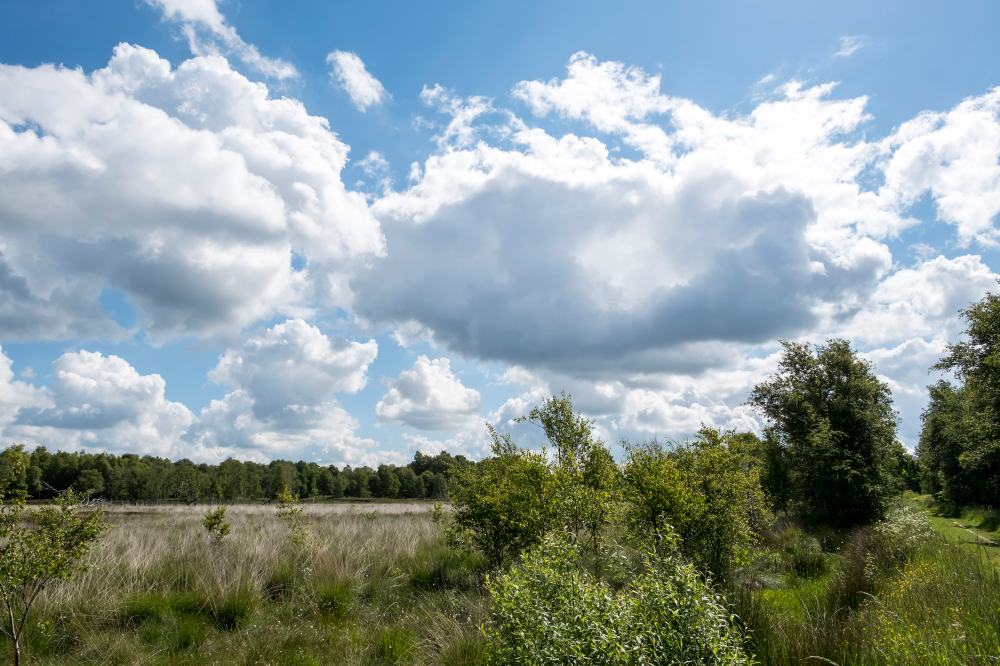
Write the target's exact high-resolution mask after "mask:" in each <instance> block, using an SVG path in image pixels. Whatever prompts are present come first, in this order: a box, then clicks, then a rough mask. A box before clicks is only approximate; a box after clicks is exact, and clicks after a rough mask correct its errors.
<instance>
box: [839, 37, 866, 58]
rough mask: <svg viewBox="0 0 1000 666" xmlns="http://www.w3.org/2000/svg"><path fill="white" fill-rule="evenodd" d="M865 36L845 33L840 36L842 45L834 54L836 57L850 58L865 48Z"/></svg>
mask: <svg viewBox="0 0 1000 666" xmlns="http://www.w3.org/2000/svg"><path fill="white" fill-rule="evenodd" d="M864 46H865V38H864V37H862V36H860V35H844V36H843V37H841V38H840V47H839V48H838V49H837V52H836V53H834V54H833V57H834V58H850V57H851V56H852V55H854V54H855V53H857V52H858V51H860V50H861V49H863V48H864Z"/></svg>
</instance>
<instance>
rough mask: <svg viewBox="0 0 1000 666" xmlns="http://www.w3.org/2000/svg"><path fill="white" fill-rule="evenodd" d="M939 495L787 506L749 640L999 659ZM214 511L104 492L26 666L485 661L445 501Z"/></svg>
mask: <svg viewBox="0 0 1000 666" xmlns="http://www.w3.org/2000/svg"><path fill="white" fill-rule="evenodd" d="M933 506H934V505H933V504H932V502H931V501H930V499H929V498H928V497H916V496H913V495H910V496H908V497H907V499H906V500H905V501H901V503H900V504H899V505H898V509H897V510H894V512H893V514H892V515H891V516H890V518H889V520H887V521H885V522H884V523H881V524H879V525H878V526H876V527H874V528H863V529H861V530H856V531H854V532H852V533H850V534H840V535H833V534H826V535H824V538H825V539H826V542H825V543H824V542H822V541H821V540H820V539H819V538H817V537H816V536H813V535H810V534H808V533H806V532H804V531H802V530H801V529H799V528H798V527H796V526H794V525H792V524H790V523H789V522H788V521H782V520H779V521H776V522H775V524H774V525H772V526H771V528H770V529H769V530H768V533H767V534H766V535H765V539H764V541H763V542H762V543H761V544H760V546H759V548H758V549H757V551H756V552H755V553H754V556H753V558H752V560H751V562H750V563H749V564H748V565H747V566H746V567H745V568H744V569H743V570H742V571H741V572H740V575H739V576H738V577H737V578H736V579H735V580H734V581H733V582H732V584H730V585H729V587H728V588H727V589H726V591H725V594H724V596H725V598H726V599H727V603H728V605H729V608H730V609H731V611H732V612H733V613H734V614H735V615H736V617H737V619H736V622H737V624H738V625H739V626H741V627H742V628H743V630H744V632H745V633H744V635H745V641H746V646H747V652H748V654H750V655H751V656H752V658H753V659H754V660H756V661H757V662H758V663H764V664H793V663H837V664H941V665H944V664H987V663H995V655H996V654H998V653H1000V594H998V591H997V590H998V588H1000V579H998V575H997V569H996V566H995V563H994V562H993V561H992V560H991V559H990V558H989V557H988V556H987V555H986V554H984V551H986V550H988V548H987V547H985V546H978V547H973V546H970V545H969V540H968V539H965V540H963V538H962V535H960V534H956V533H955V532H952V531H949V530H947V529H945V525H947V524H948V521H950V520H951V519H949V518H945V517H942V516H937V515H932V513H931V509H932V507H933ZM211 508H212V507H211V506H208V505H107V506H105V507H104V511H105V516H106V519H107V521H108V523H109V526H110V527H109V529H108V531H107V532H106V533H105V535H104V537H103V538H102V540H101V541H100V542H99V543H98V544H97V545H96V546H95V548H94V549H93V550H91V551H90V553H89V554H88V555H87V556H86V560H85V564H86V569H85V570H84V571H83V572H82V573H80V574H79V575H77V576H76V577H75V578H74V579H72V580H71V581H69V582H67V583H64V584H60V585H57V586H54V587H53V588H51V589H50V590H49V591H47V592H46V593H45V595H44V597H43V598H42V600H41V601H40V605H39V606H38V608H37V610H36V614H35V618H36V626H35V628H34V630H33V631H32V632H31V633H30V634H29V636H28V639H27V645H26V651H27V653H28V654H29V655H30V659H29V660H28V663H33V664H456V665H458V664H477V663H482V661H483V658H484V637H483V633H482V630H481V625H482V624H483V623H484V622H485V621H486V620H487V618H488V616H489V608H490V600H489V596H488V594H487V593H486V591H485V590H484V587H483V576H484V574H485V572H486V567H485V565H484V562H483V560H482V558H479V557H477V556H475V555H473V554H471V553H467V552H463V551H462V550H460V549H456V548H455V547H454V546H453V545H449V544H448V542H447V539H446V534H445V528H444V524H445V523H446V522H447V521H446V520H442V517H441V510H442V509H441V507H440V505H436V504H434V503H430V502H385V503H377V502H372V503H352V504H344V503H316V504H311V505H306V506H304V507H303V512H302V514H301V515H302V525H303V526H304V529H305V533H306V535H307V539H306V541H305V542H303V543H302V544H296V543H295V542H294V541H293V540H290V539H289V536H290V528H289V525H288V523H287V521H283V520H282V519H280V518H279V516H278V514H277V507H276V505H274V504H261V503H258V504H245V505H232V506H229V507H228V510H227V514H226V518H227V521H228V522H229V524H230V526H231V530H230V533H229V534H228V535H226V536H225V538H223V539H221V540H214V539H212V538H211V536H210V535H209V534H208V532H207V531H206V529H205V527H204V526H203V525H202V519H203V516H204V515H205V513H206V512H207V511H208V510H210V509H211ZM445 512H447V509H445ZM978 515H979V516H980V517H981V518H982V517H983V516H985V515H987V514H985V513H984V512H980V513H979V514H978ZM932 527H936V528H938V529H936V530H935V529H932ZM965 536H968V535H967V534H966V535H965ZM6 648H7V646H6V645H5V646H4V649H6ZM0 654H3V653H0ZM565 663H569V662H565ZM579 663H585V662H579Z"/></svg>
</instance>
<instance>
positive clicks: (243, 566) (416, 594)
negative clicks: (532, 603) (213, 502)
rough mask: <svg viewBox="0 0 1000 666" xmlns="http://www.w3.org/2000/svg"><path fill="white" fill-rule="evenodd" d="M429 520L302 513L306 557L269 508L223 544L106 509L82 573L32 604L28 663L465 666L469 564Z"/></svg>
mask: <svg viewBox="0 0 1000 666" xmlns="http://www.w3.org/2000/svg"><path fill="white" fill-rule="evenodd" d="M430 506H431V505H430V504H429V503H422V504H403V503H393V504H389V503H386V504H365V505H362V506H355V505H344V504H324V505H314V506H307V507H305V510H304V523H305V525H306V529H307V535H308V537H307V538H308V542H307V543H306V544H305V545H304V546H303V547H299V546H297V545H296V544H294V543H292V542H290V541H289V539H288V536H289V533H288V528H287V527H286V526H285V525H284V524H283V523H281V522H280V521H279V520H278V519H277V517H276V515H275V507H274V505H242V506H240V505H237V506H233V507H231V508H230V509H229V514H228V516H227V518H228V519H229V522H230V523H231V524H232V531H231V533H230V534H229V535H228V536H227V537H226V538H225V539H224V540H223V541H222V542H221V543H214V542H212V541H211V540H210V539H209V538H208V536H207V534H206V531H205V529H204V528H203V527H202V525H201V517H202V515H203V514H204V512H205V510H206V509H207V508H208V507H205V506H128V507H122V506H112V507H109V508H108V512H107V517H108V519H109V522H110V523H111V525H112V527H111V529H110V530H109V532H108V533H107V534H106V535H105V537H104V539H103V540H102V541H101V542H100V544H99V545H98V546H97V547H96V548H95V549H94V550H93V551H92V552H91V553H90V555H88V558H87V563H88V569H87V571H86V572H85V573H83V574H81V575H80V576H78V577H77V578H76V579H74V580H73V581H72V582H70V583H68V584H65V585H62V586H58V587H55V588H53V589H52V590H51V591H50V592H48V593H47V596H45V598H44V599H42V601H41V605H40V607H39V609H38V613H37V617H38V618H39V619H40V624H39V630H37V631H35V632H33V633H32V634H31V636H30V637H29V639H28V653H29V654H30V655H32V659H31V660H30V662H29V663H51V664H75V663H92V664H178V663H199V664H201V663H246V664H295V663H297V664H328V663H344V664H381V663H410V662H415V663H427V664H433V663H449V664H456V663H463V660H467V659H472V658H475V656H476V655H477V654H478V649H479V648H478V641H479V639H478V634H477V631H476V625H477V624H478V622H479V620H480V618H481V616H482V613H483V608H484V604H483V601H482V597H481V595H480V593H479V592H478V585H477V582H476V580H477V579H476V578H475V576H473V575H471V573H470V571H469V570H471V568H473V567H474V566H475V564H476V563H475V562H474V561H471V560H470V561H465V560H463V559H462V558H461V557H455V556H453V554H451V553H449V551H447V550H446V549H445V548H444V546H443V543H442V536H441V533H440V530H439V528H438V527H437V526H436V525H435V524H434V522H433V520H432V517H431V515H430V513H429V511H428V510H429V508H430ZM442 572H446V573H445V575H444V576H443V577H442V575H441V574H442ZM466 573H468V574H469V575H465V574H466ZM442 578H446V580H443V579H442ZM4 647H5V648H6V646H4Z"/></svg>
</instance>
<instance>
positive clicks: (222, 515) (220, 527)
mask: <svg viewBox="0 0 1000 666" xmlns="http://www.w3.org/2000/svg"><path fill="white" fill-rule="evenodd" d="M201 524H202V526H204V528H205V531H207V532H208V535H209V538H211V539H212V541H213V542H215V543H220V542H221V541H222V540H223V539H225V538H226V535H228V534H229V530H230V529H231V527H232V526H231V525H230V524H229V523H228V522H226V507H224V506H220V507H216V508H215V509H209V510H208V511H206V512H205V515H204V516H203V517H202V519H201Z"/></svg>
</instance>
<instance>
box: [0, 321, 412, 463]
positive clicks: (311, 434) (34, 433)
mask: <svg viewBox="0 0 1000 666" xmlns="http://www.w3.org/2000/svg"><path fill="white" fill-rule="evenodd" d="M377 351H378V349H377V346H376V344H375V342H374V341H369V342H366V343H360V342H350V341H334V340H332V339H330V338H329V337H327V336H326V335H324V334H323V333H322V332H321V331H320V330H319V329H317V328H316V327H314V326H311V325H310V324H308V323H306V322H304V321H302V320H297V319H293V320H289V321H286V322H284V323H281V324H277V325H275V326H273V327H271V328H268V329H266V330H262V331H258V332H256V333H254V334H252V335H250V336H249V337H248V338H247V339H246V340H245V341H244V342H243V343H242V344H241V345H240V346H239V347H234V348H231V349H228V350H226V351H225V352H224V353H223V354H222V355H221V356H220V358H219V362H218V364H217V365H216V367H215V368H214V369H213V370H212V372H211V373H210V375H209V378H210V379H211V380H212V381H215V382H219V383H222V384H225V385H227V386H229V387H230V388H231V389H232V390H231V391H230V392H229V393H227V394H226V395H225V396H224V397H223V398H220V399H218V400H212V401H211V402H210V403H209V404H208V405H207V406H206V407H205V408H204V409H202V410H201V412H200V414H198V415H194V414H192V413H191V411H190V410H189V409H188V408H187V407H185V406H184V405H182V404H181V403H178V402H173V401H171V400H169V399H167V397H166V382H165V381H164V379H163V378H162V377H161V376H160V375H158V374H148V375H143V374H140V373H139V372H138V371H137V370H136V369H135V368H133V367H132V366H131V365H130V364H129V363H128V362H127V361H126V360H124V359H122V358H120V357H118V356H105V355H103V354H101V353H99V352H90V351H79V352H70V353H67V354H64V355H62V356H60V357H59V358H58V359H56V361H55V362H54V363H53V366H52V369H53V373H52V374H53V381H52V385H51V387H36V386H33V385H31V384H28V383H26V382H22V381H17V380H15V379H14V377H13V373H12V371H11V362H10V359H9V358H8V357H7V356H6V355H4V354H3V352H2V350H0V435H2V437H0V439H2V440H3V441H4V442H8V443H9V442H26V443H28V444H41V445H45V446H49V447H52V448H59V449H66V450H70V449H81V448H84V449H91V450H108V451H114V452H119V453H122V452H132V453H140V454H149V455H158V456H168V457H171V458H180V457H188V458H192V459H194V460H198V461H208V462H218V461H220V460H223V459H225V458H226V457H229V456H235V457H238V458H241V459H252V460H258V461H267V460H272V459H274V458H286V459H287V458H292V459H301V458H307V459H310V460H316V461H320V462H328V463H337V464H345V463H347V464H352V465H357V464H372V463H376V462H380V461H381V462H384V461H386V460H389V459H392V460H395V461H398V459H399V456H400V454H399V453H398V452H390V451H384V450H378V448H377V443H376V442H375V441H374V440H372V439H369V438H365V437H361V436H359V435H357V434H356V430H357V428H358V423H357V421H356V420H355V418H354V417H353V416H352V415H351V414H349V413H348V412H347V411H346V410H345V409H344V408H343V407H341V406H340V405H339V404H338V403H337V401H336V398H335V395H336V394H337V393H352V392H357V391H359V390H361V388H363V387H364V384H365V382H366V381H367V369H368V366H369V365H370V364H371V362H372V361H373V360H374V359H375V356H376V354H377Z"/></svg>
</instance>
